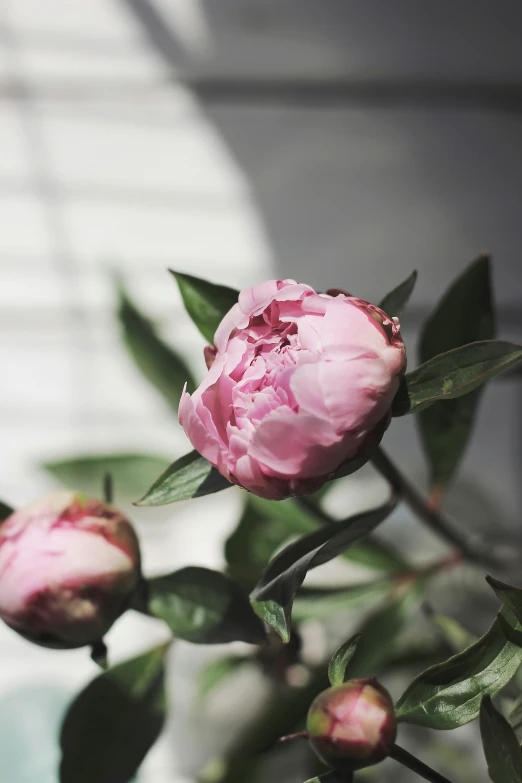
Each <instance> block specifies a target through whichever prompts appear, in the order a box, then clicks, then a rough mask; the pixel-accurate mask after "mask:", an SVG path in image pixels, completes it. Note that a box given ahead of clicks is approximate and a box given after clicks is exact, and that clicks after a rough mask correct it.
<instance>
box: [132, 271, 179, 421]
mask: <svg viewBox="0 0 522 783" xmlns="http://www.w3.org/2000/svg"><path fill="white" fill-rule="evenodd" d="M118 297H119V299H118V320H119V322H120V325H121V329H122V337H123V341H124V343H125V346H126V347H127V350H128V352H129V354H130V355H131V357H132V358H133V359H134V363H135V364H136V366H137V367H138V369H139V370H140V371H141V373H142V374H143V375H144V376H145V378H147V380H148V381H150V383H151V384H152V385H153V386H154V387H155V388H156V389H157V390H158V391H159V392H160V394H162V395H163V397H164V399H165V400H166V401H167V403H168V404H169V405H170V407H171V408H172V409H173V410H174V411H175V412H176V413H177V411H178V406H179V401H180V398H181V393H182V391H183V387H184V385H185V384H187V391H188V392H192V391H193V390H194V389H195V383H194V380H193V378H192V374H191V372H190V370H189V369H188V367H187V365H186V364H185V362H184V360H183V359H182V358H181V357H180V356H179V355H178V354H177V353H176V352H175V351H174V350H173V349H172V348H170V347H169V346H168V345H167V344H166V343H165V342H164V341H163V340H162V339H161V338H160V337H159V336H158V333H157V331H156V329H155V327H154V326H153V324H152V321H150V320H149V319H148V318H147V317H146V316H145V315H143V313H142V312H140V310H139V309H138V308H137V306H136V305H135V304H134V302H133V301H132V299H130V297H129V296H128V294H127V292H126V291H125V288H124V287H123V285H122V284H121V283H119V285H118Z"/></svg>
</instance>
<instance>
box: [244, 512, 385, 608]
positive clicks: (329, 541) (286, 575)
mask: <svg viewBox="0 0 522 783" xmlns="http://www.w3.org/2000/svg"><path fill="white" fill-rule="evenodd" d="M394 507H395V501H390V502H388V503H386V504H385V505H383V506H381V507H379V508H377V509H373V510H372V511H367V512H365V513H362V514H357V515H355V516H353V517H350V518H349V519H346V520H344V521H343V522H337V523H335V524H333V525H326V526H325V527H323V528H320V529H319V530H315V531H314V532H312V533H309V534H308V535H306V536H303V537H302V538H300V539H298V540H297V541H294V542H293V543H291V544H289V545H288V546H287V547H285V549H283V550H282V551H281V552H280V553H279V554H278V555H276V557H275V558H274V559H273V560H272V561H271V562H270V563H269V564H268V566H267V568H266V570H265V572H264V573H263V576H262V577H261V579H260V580H259V582H258V584H257V586H256V587H255V589H254V591H253V593H252V599H253V600H255V601H275V603H276V604H278V605H279V606H280V607H282V608H284V610H285V612H286V614H288V613H289V612H291V609H292V604H293V600H294V596H295V594H296V592H297V590H298V589H299V587H300V586H301V584H302V583H303V581H304V579H305V577H306V574H307V573H308V571H309V570H310V569H312V568H316V567H317V566H320V565H323V564H324V563H327V562H328V561H330V560H332V559H333V558H334V557H336V556H337V555H339V554H340V553H341V552H343V551H345V550H346V549H348V547H349V546H351V545H352V544H354V543H355V542H356V541H358V540H359V539H360V538H363V537H364V536H365V535H367V534H368V533H369V532H370V531H371V530H373V529H374V528H375V527H377V525H379V524H380V523H381V522H382V521H383V520H384V519H386V517H387V516H388V515H389V514H390V513H391V511H392V510H393V509H394Z"/></svg>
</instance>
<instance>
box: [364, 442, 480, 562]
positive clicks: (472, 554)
mask: <svg viewBox="0 0 522 783" xmlns="http://www.w3.org/2000/svg"><path fill="white" fill-rule="evenodd" d="M372 463H373V465H374V466H375V467H376V468H377V470H378V471H379V473H380V474H381V475H382V476H384V478H385V479H386V480H387V481H388V482H389V484H390V486H391V487H392V489H393V490H394V491H395V492H396V493H397V494H398V496H399V497H400V498H401V499H402V500H403V501H404V502H405V503H406V505H407V506H409V507H410V509H411V510H412V511H413V512H414V513H415V514H416V515H417V516H418V517H419V519H420V520H421V521H422V522H424V524H425V525H426V527H428V528H429V529H430V530H431V531H433V532H434V533H436V534H437V535H438V536H439V537H440V538H442V539H444V541H446V542H447V543H448V544H450V545H451V546H454V547H456V548H457V549H458V550H459V552H460V553H461V554H462V555H463V557H465V558H466V560H470V561H472V562H478V561H482V562H489V563H490V564H491V559H490V558H487V557H486V555H485V554H482V553H478V552H476V551H475V550H474V549H472V548H471V547H470V546H469V545H468V542H467V541H466V539H465V538H464V537H463V536H461V535H460V534H459V533H457V532H456V531H455V530H454V529H453V527H452V526H451V525H450V524H449V523H448V521H447V520H446V519H445V518H444V517H443V516H442V514H441V513H440V511H439V510H438V509H437V508H436V507H435V506H434V505H432V504H430V503H428V502H427V501H426V500H425V499H424V498H423V497H422V495H421V494H420V492H418V491H417V490H416V489H415V487H414V486H413V484H410V482H409V481H408V479H407V478H406V477H405V476H404V475H403V474H402V473H401V472H400V470H399V469H398V468H397V466H396V465H395V464H394V463H393V462H392V461H391V459H390V458H389V457H388V455H387V454H386V452H384V451H383V450H382V449H381V448H378V449H377V451H376V452H375V454H374V456H373V457H372Z"/></svg>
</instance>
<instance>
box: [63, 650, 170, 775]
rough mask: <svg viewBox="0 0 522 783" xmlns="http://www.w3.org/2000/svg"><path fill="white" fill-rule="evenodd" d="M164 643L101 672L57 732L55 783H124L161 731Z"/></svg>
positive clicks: (163, 697)
mask: <svg viewBox="0 0 522 783" xmlns="http://www.w3.org/2000/svg"><path fill="white" fill-rule="evenodd" d="M166 652H167V647H166V646H165V645H163V646H161V647H157V648H155V649H153V650H149V651H148V652H146V653H143V654H142V655H138V656H137V657H136V658H132V659H131V660H129V661H125V662H124V663H120V664H118V665H117V666H114V667H112V669H109V670H108V671H106V672H104V673H103V674H100V675H99V676H98V677H96V678H95V679H94V680H93V681H92V682H90V683H89V685H88V686H87V687H86V688H85V689H84V690H83V691H82V692H81V693H80V694H79V696H77V697H76V699H75V700H74V702H73V703H72V705H71V706H70V707H69V710H68V712H67V714H66V716H65V720H64V723H63V726H62V731H61V738H60V743H61V748H62V760H61V765H60V783H93V781H96V783H128V781H130V780H131V779H132V778H133V776H134V774H135V773H136V770H137V769H138V767H139V765H140V764H141V762H142V761H143V759H144V758H145V756H146V754H147V752H148V751H149V750H150V748H151V747H152V745H153V744H154V742H155V741H156V739H157V738H158V736H159V734H160V732H161V729H162V727H163V721H164V718H165V686H164V679H165V655H166Z"/></svg>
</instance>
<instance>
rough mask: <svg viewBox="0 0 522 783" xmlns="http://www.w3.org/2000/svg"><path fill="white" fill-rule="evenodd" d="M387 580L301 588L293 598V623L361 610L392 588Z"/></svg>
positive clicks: (390, 582)
mask: <svg viewBox="0 0 522 783" xmlns="http://www.w3.org/2000/svg"><path fill="white" fill-rule="evenodd" d="M392 584H393V583H392V581H391V580H389V579H379V580H377V581H374V582H362V583H360V584H353V585H348V586H346V587H315V588H306V587H303V588H301V590H300V591H299V593H298V594H297V595H296V597H295V601H294V606H293V609H292V617H293V618H294V621H295V622H302V621H303V620H310V619H324V618H326V617H328V616H330V615H332V614H335V613H337V612H345V611H348V610H352V611H353V610H354V609H362V608H363V607H364V606H366V605H367V604H368V603H370V602H372V601H376V600H377V599H379V598H382V597H383V596H384V594H385V593H386V592H388V591H389V590H390V588H391V586H392Z"/></svg>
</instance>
